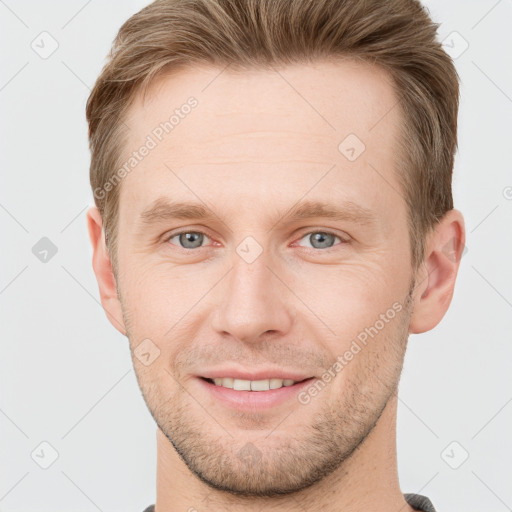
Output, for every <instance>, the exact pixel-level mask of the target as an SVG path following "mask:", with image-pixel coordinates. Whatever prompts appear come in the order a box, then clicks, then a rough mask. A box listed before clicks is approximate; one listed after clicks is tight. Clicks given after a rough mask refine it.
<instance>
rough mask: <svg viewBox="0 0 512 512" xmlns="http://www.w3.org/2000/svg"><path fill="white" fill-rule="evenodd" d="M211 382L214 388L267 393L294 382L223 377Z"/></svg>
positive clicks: (288, 380)
mask: <svg viewBox="0 0 512 512" xmlns="http://www.w3.org/2000/svg"><path fill="white" fill-rule="evenodd" d="M213 382H214V383H215V385H216V386H222V387H225V388H230V389H235V390H237V391H268V390H270V389H279V388H282V387H283V386H292V385H293V384H295V382H296V381H294V380H292V379H264V380H243V379H233V378H231V377H224V378H217V379H213Z"/></svg>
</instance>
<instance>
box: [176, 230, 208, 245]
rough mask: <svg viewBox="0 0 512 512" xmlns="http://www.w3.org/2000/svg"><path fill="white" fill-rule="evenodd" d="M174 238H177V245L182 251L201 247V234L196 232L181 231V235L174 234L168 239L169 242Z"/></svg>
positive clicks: (202, 238)
mask: <svg viewBox="0 0 512 512" xmlns="http://www.w3.org/2000/svg"><path fill="white" fill-rule="evenodd" d="M176 237H178V240H179V245H180V246H181V247H183V248H184V249H196V248H197V247H201V245H202V244H203V241H204V235H203V233H199V232H197V231H183V232H182V233H176V234H175V235H173V236H172V237H170V238H169V242H170V241H171V240H172V239H173V238H176Z"/></svg>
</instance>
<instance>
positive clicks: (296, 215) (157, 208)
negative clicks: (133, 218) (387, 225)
mask: <svg viewBox="0 0 512 512" xmlns="http://www.w3.org/2000/svg"><path fill="white" fill-rule="evenodd" d="M314 217H323V218H328V219H333V220H339V221H349V222H354V223H357V224H361V225H365V226H373V225H376V224H377V220H378V219H377V216H376V215H375V213H374V212H373V211H372V210H369V209H368V208H366V207H364V206H361V205H358V204H356V203H354V202H352V201H340V203H335V204H333V203H325V202H320V201H302V202H299V203H297V204H295V205H294V206H293V207H292V208H290V209H289V210H288V212H284V213H279V212H278V214H277V215H276V218H277V220H276V222H275V224H274V226H275V225H276V224H278V223H279V222H281V221H286V222H294V221H299V220H306V219H311V218H314ZM139 219H140V221H141V222H142V223H143V224H144V225H151V224H157V223H159V222H162V221H168V220H173V219H188V220H206V221H208V220H215V219H219V217H218V216H217V215H216V214H215V213H214V212H213V211H212V210H211V209H210V208H208V207H207V206H205V205H204V204H202V203H196V202H178V201H171V200H169V199H168V198H166V197H160V198H158V199H156V200H155V201H154V202H153V203H152V204H151V205H150V206H149V207H148V208H146V209H145V210H144V211H143V212H142V213H141V214H140V216H139Z"/></svg>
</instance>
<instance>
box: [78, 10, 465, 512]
mask: <svg viewBox="0 0 512 512" xmlns="http://www.w3.org/2000/svg"><path fill="white" fill-rule="evenodd" d="M436 28H437V26H436V25H435V24H433V23H432V21H431V20H430V18H429V16H428V15H427V13H426V12H425V10H424V9H423V8H422V7H421V5H420V4H419V2H417V1H415V0H409V1H405V0H390V1H386V2H382V1H381V0H374V1H368V2H360V1H358V0H315V2H311V1H310V0H243V1H241V0H236V1H235V0H183V1H178V0H167V1H165V0H162V1H157V2H155V3H152V4H151V5H149V6H148V7H146V8H144V9H143V10H142V11H140V12H139V13H137V14H135V15H134V16H133V17H132V18H131V19H129V20H128V21H127V22H126V23H125V24H124V25H123V27H122V28H121V30H120V32H119V34H118V36H117V39H116V41H115V42H114V47H113V50H112V53H111V56H110V59H109V61H108V63H107V64H106V66H105V68H104V70H103V72H102V74H101V76H100V77H99V78H98V81H97V82H96V85H95V87H94V89H93V91H92V93H91V96H90V98H89V101H88V105H87V117H88V121H89V128H90V132H89V135H90V146H91V152H92V160H91V185H92V189H93V191H94V197H95V201H96V206H95V207H92V208H91V209H90V210H89V211H88V228H89V234H90V238H91V242H92V246H93V250H94V255H93V267H94V272H95V274H96V278H97V280H98V284H99V291H100V295H101V301H102V304H103V307H104V309H105V312H106V314H107V315H108V318H109V319H110V321H111V322H112V324H113V325H114V327H116V329H118V330H119V331H120V332H121V333H122V334H123V335H126V336H127V337H128V340H129V344H130V349H131V354H132V360H133V364H134V369H135V372H136V376H137V379H138V383H139V386H140V388H141V391H142V394H143V396H144V399H145V401H146V403H147V405H148V408H149V411H150V412H151V414H152V416H153V418H154V419H155V421H156V423H157V426H158V429H157V446H158V464H157V495H156V505H155V506H154V508H153V506H150V507H149V508H148V509H147V511H152V510H155V511H156V512H176V511H184V510H188V511H202V510H207V511H229V512H232V511H248V512H256V511H260V510H279V511H281V512H288V511H290V512H291V511H317V510H322V511H323V512H330V511H333V512H334V511H337V512H338V511H344V510H347V511H348V510H351V511H363V510H364V511H368V510H375V511H376V510H379V511H380V512H389V511H393V512H398V511H399V510H401V511H406V510H407V511H411V510H424V511H433V510H434V507H433V506H432V503H431V502H430V500H429V499H428V498H427V497H425V496H420V495H417V494H412V493H406V494H402V492H401V490H400V486H399V482H398V475H397V467H396V429H395V423H396V409H397V389H398V383H399V378H400V373H401V369H402V364H403V358H404V353H405V350H406V345H407V339H408V335H409V333H422V332H426V331H428V330H430V329H432V328H433V327H435V326H436V325H437V324H438V323H439V322H440V321H441V319H442V318H443V316H444V314H445V313H446V311H447V309H448V307H449V304H450V301H451V298H452V294H453V290H454V285H455V279H456V275H457V271H458V267H459V261H460V256H461V253H462V249H463V247H464V241H465V231H464V221H463V217H462V215H461V213H460V212H459V211H457V210H455V209H454V208H453V201H452V193H451V176H452V168H453V158H454V152H455V150H456V145H457V111H458V95H459V89H458V77H457V73H456V71H455V69H454V66H453V64H452V62H451V60H450V58H449V57H448V56H447V55H446V54H445V53H444V51H443V50H442V48H441V46H440V44H439V42H437V41H436Z"/></svg>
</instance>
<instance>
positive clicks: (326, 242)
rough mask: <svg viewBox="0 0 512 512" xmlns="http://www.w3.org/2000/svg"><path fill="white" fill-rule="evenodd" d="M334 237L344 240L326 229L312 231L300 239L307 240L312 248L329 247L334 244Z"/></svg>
mask: <svg viewBox="0 0 512 512" xmlns="http://www.w3.org/2000/svg"><path fill="white" fill-rule="evenodd" d="M336 238H337V239H338V240H340V241H341V242H345V240H343V239H341V238H340V237H339V236H337V235H335V234H334V233H329V232H328V231H312V232H310V233H307V234H306V235H305V236H303V237H302V238H301V240H307V241H308V242H309V243H310V245H309V247H310V248H313V249H330V248H331V247H332V246H333V245H334V241H335V239H336ZM306 247H308V246H306Z"/></svg>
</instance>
